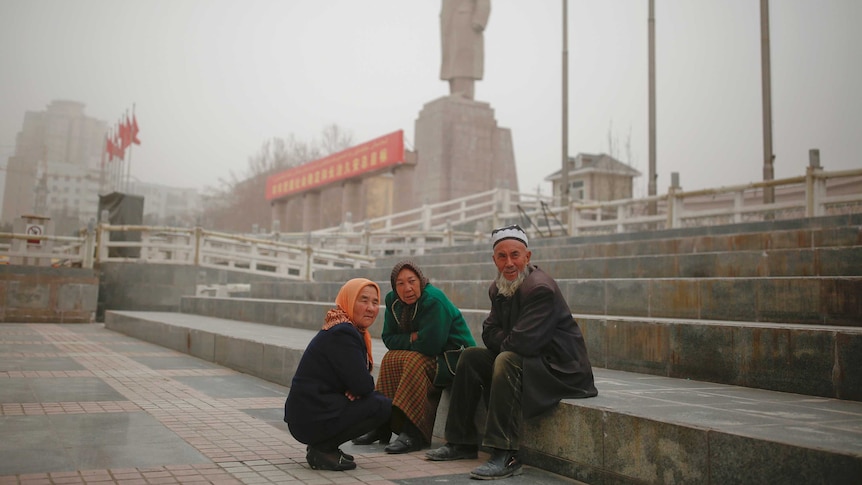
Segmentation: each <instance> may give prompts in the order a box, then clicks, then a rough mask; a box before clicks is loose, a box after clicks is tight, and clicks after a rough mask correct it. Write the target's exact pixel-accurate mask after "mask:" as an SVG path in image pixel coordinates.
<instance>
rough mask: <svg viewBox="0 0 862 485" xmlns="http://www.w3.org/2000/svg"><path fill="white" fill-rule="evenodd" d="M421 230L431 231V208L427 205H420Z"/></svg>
mask: <svg viewBox="0 0 862 485" xmlns="http://www.w3.org/2000/svg"><path fill="white" fill-rule="evenodd" d="M422 230H423V231H426V232H427V231H430V230H431V207H430V206H429V205H428V204H422Z"/></svg>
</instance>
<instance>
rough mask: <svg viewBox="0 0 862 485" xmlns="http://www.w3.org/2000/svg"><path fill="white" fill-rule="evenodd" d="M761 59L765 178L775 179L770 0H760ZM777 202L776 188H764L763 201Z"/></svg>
mask: <svg viewBox="0 0 862 485" xmlns="http://www.w3.org/2000/svg"><path fill="white" fill-rule="evenodd" d="M760 61H761V68H760V69H761V83H762V89H763V180H764V181H768V180H773V179H774V178H775V171H774V166H773V163H774V161H775V155H774V154H773V153H772V74H771V67H770V58H769V0H760ZM773 202H775V188H774V187H764V188H763V203H764V204H772V203H773Z"/></svg>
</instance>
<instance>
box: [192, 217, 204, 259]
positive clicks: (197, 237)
mask: <svg viewBox="0 0 862 485" xmlns="http://www.w3.org/2000/svg"><path fill="white" fill-rule="evenodd" d="M202 240H203V229H202V228H201V226H195V252H194V261H195V266H200V264H201V243H202Z"/></svg>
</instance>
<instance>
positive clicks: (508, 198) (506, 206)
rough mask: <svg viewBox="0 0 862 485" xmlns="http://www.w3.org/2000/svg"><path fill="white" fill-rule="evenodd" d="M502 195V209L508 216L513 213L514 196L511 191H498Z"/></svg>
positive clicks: (504, 189) (502, 189) (501, 189)
mask: <svg viewBox="0 0 862 485" xmlns="http://www.w3.org/2000/svg"><path fill="white" fill-rule="evenodd" d="M497 190H498V191H499V193H500V197H501V198H502V203H503V204H502V205H503V207H502V209H503V213H504V214H508V213H509V212H511V211H512V195H511V193H510V192H511V191H510V190H509V189H506V188H500V189H497Z"/></svg>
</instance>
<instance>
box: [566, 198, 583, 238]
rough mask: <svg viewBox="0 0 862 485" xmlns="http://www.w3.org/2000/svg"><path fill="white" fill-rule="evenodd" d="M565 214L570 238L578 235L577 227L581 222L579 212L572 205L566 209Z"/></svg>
mask: <svg viewBox="0 0 862 485" xmlns="http://www.w3.org/2000/svg"><path fill="white" fill-rule="evenodd" d="M566 214H567V215H568V216H569V217H568V219H569V234H571V235H572V236H577V235H578V226H579V225H580V224H579V222H580V220H581V211H580V210H578V208H577V207H576V206H575V205H574V204H572V205H570V206H569V207H568V208H567V209H566Z"/></svg>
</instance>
